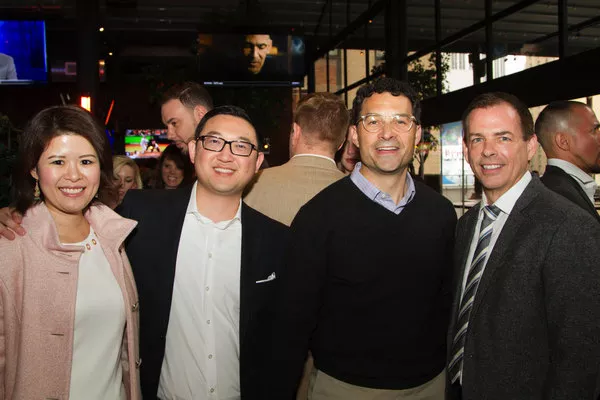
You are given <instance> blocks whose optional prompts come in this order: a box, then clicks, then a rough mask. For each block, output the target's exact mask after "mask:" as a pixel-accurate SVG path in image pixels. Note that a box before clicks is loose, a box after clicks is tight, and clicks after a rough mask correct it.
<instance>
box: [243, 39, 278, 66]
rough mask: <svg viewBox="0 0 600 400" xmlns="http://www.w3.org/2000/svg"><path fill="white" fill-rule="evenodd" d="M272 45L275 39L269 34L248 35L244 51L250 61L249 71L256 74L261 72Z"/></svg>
mask: <svg viewBox="0 0 600 400" xmlns="http://www.w3.org/2000/svg"><path fill="white" fill-rule="evenodd" d="M272 47H273V40H271V36H269V35H246V40H245V41H244V47H243V48H242V52H243V53H244V57H245V58H246V60H247V62H248V65H247V69H248V72H250V73H251V74H254V75H256V74H258V73H259V72H260V70H261V69H262V67H263V65H265V60H266V59H267V55H268V54H269V52H270V51H271V48H272Z"/></svg>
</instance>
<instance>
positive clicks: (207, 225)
mask: <svg viewBox="0 0 600 400" xmlns="http://www.w3.org/2000/svg"><path fill="white" fill-rule="evenodd" d="M196 185H197V183H196V184H195V185H194V188H193V189H192V194H191V197H190V201H189V204H188V209H187V212H186V215H185V220H184V223H183V229H182V231H181V239H180V242H179V250H178V253H177V261H176V269H175V282H174V285H173V301H172V303H171V313H170V317H169V327H168V329H167V339H166V346H165V357H164V359H163V364H162V369H161V375H160V385H159V388H158V397H159V398H161V399H163V400H175V399H176V400H202V399H211V400H212V399H215V400H233V399H240V374H239V354H240V351H239V319H240V263H241V248H242V224H241V201H240V207H239V208H238V211H237V214H236V216H235V217H234V218H233V219H232V220H229V221H223V222H218V223H214V222H212V221H211V220H210V219H208V218H206V217H204V216H202V215H201V214H200V213H199V212H198V207H197V205H196Z"/></svg>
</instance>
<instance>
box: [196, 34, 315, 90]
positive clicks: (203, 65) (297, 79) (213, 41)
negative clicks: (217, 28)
mask: <svg viewBox="0 0 600 400" xmlns="http://www.w3.org/2000/svg"><path fill="white" fill-rule="evenodd" d="M197 53H198V58H197V59H198V72H199V74H200V80H201V81H202V82H203V83H204V84H205V85H208V86H249V85H257V86H302V84H303V81H304V75H305V71H304V69H305V45H304V38H303V37H302V36H295V35H289V34H272V33H264V32H258V33H240V34H230V33H228V34H223V33H219V34H216V33H212V34H206V33H199V34H198V37H197Z"/></svg>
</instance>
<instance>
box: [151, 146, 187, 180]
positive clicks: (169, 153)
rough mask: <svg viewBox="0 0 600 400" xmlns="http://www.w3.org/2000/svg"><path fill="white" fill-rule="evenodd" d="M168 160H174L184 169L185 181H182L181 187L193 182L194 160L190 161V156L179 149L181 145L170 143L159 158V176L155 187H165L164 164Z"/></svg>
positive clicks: (178, 166) (177, 165)
mask: <svg viewBox="0 0 600 400" xmlns="http://www.w3.org/2000/svg"><path fill="white" fill-rule="evenodd" d="M167 160H171V161H173V162H174V163H175V166H176V167H177V168H178V169H180V170H182V171H183V181H181V184H180V185H179V187H181V186H185V185H187V184H188V183H191V181H192V180H193V176H194V166H193V165H192V162H191V161H190V159H189V157H188V156H187V155H186V154H184V153H183V152H182V151H181V150H180V149H179V147H177V146H176V145H175V144H170V145H168V146H167V147H166V148H165V150H164V151H163V152H162V154H161V156H160V159H159V160H158V165H157V166H156V173H157V177H156V183H155V185H154V188H155V189H164V188H165V183H164V182H163V180H162V168H163V164H164V163H165V162H166V161H167Z"/></svg>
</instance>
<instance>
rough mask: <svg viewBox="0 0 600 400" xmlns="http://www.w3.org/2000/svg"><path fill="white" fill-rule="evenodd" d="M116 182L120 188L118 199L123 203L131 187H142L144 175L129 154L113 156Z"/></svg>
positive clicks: (118, 202) (119, 202)
mask: <svg viewBox="0 0 600 400" xmlns="http://www.w3.org/2000/svg"><path fill="white" fill-rule="evenodd" d="M113 171H114V183H115V185H116V186H117V189H118V195H119V197H118V201H117V204H116V205H119V204H121V202H122V201H123V198H124V197H125V194H126V193H127V191H128V190H129V189H142V188H143V185H142V176H141V175H140V169H139V167H138V165H137V164H136V163H135V161H133V160H132V159H131V158H129V157H127V156H113Z"/></svg>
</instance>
